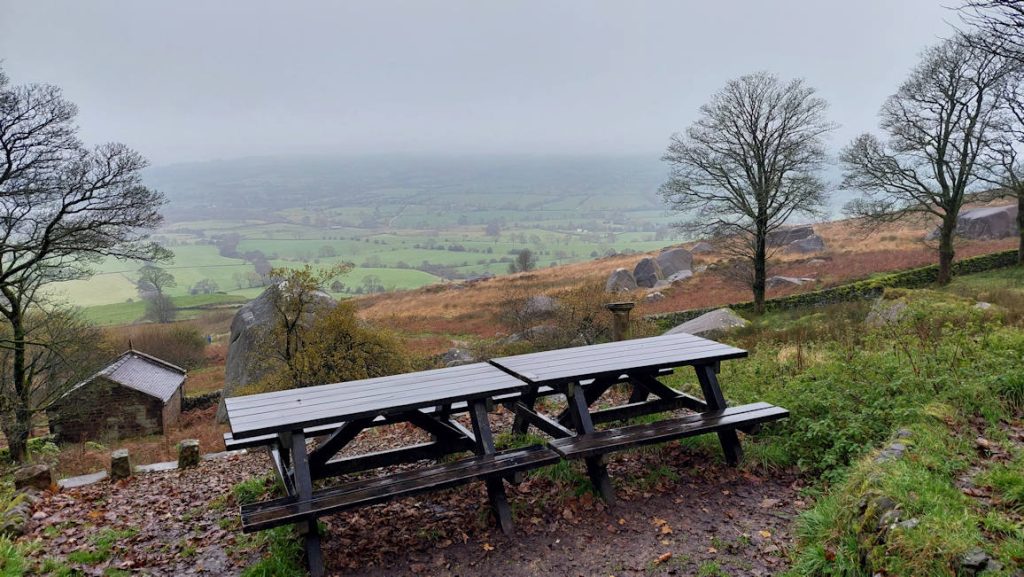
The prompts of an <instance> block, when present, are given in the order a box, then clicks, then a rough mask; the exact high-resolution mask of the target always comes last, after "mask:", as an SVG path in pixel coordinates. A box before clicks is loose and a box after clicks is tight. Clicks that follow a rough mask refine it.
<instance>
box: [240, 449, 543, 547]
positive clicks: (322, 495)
mask: <svg viewBox="0 0 1024 577" xmlns="http://www.w3.org/2000/svg"><path fill="white" fill-rule="evenodd" d="M558 460H559V457H558V455H557V454H556V453H555V452H554V451H551V450H550V449H546V448H544V447H540V446H534V447H527V448H525V449H516V450H514V451H508V452H505V453H499V454H497V455H484V456H478V457H472V458H469V459H465V460H463V461H459V462H457V463H451V464H448V465H439V466H437V467H432V468H430V469H426V470H423V469H420V470H416V471H411V472H409V473H399V474H396V475H391V476H388V477H384V478H377V479H370V480H366V481H355V482H352V483H346V484H344V485H341V486H338V487H335V488H332V489H326V490H323V491H318V492H317V493H314V495H313V497H312V499H311V500H310V501H308V502H305V503H300V502H298V501H297V500H296V499H294V498H282V499H275V500H272V501H267V502H264V503H256V504H253V505H246V506H243V507H242V509H241V512H242V530H243V531H245V532H247V533H250V532H253V531H260V530H263V529H269V528H271V527H276V526H278V525H286V524H289V523H294V522H296V521H300V520H302V519H303V518H305V515H308V514H309V513H305V512H304V511H313V512H315V514H316V515H317V516H322V515H328V514H330V513H335V512H338V511H343V510H345V509H351V508H354V507H361V506H365V505H372V504H374V503H380V502H383V501H387V500H390V499H395V498H400V497H407V496H410V495H415V494H418V493H423V492H427V491H434V490H439V489H446V488H449V487H454V486H457V485H461V484H464V483H468V482H470V481H473V480H475V479H478V478H482V477H486V476H488V475H501V474H508V473H512V472H515V471H522V470H526V469H531V468H536V467H542V466H544V465H549V464H552V463H555V462H557V461H558Z"/></svg>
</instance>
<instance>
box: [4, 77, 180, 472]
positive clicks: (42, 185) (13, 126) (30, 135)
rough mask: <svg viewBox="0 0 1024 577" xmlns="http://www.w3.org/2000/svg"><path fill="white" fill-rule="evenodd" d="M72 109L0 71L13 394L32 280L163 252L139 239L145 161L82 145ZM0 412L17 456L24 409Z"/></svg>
mask: <svg viewBox="0 0 1024 577" xmlns="http://www.w3.org/2000/svg"><path fill="white" fill-rule="evenodd" d="M75 114H76V109H75V106H74V105H73V104H71V103H69V102H67V101H65V100H64V98H63V96H62V95H61V92H60V89H58V88H56V87H53V86H47V85H36V84H33V85H26V86H12V85H10V83H9V81H8V79H7V77H6V76H5V75H3V73H2V72H0V316H2V317H3V319H4V321H6V324H7V327H8V328H9V329H10V330H9V332H8V334H7V336H6V337H4V338H3V341H2V343H0V344H2V345H3V346H5V347H7V348H8V349H9V350H10V354H11V358H10V370H9V374H10V379H11V383H10V386H11V387H12V388H13V390H14V391H15V393H16V394H15V395H14V396H13V398H15V399H23V398H25V395H26V394H27V392H26V391H28V390H30V389H31V387H32V384H33V376H32V371H31V370H30V367H29V362H30V360H29V359H28V357H27V355H28V351H27V349H28V345H29V338H28V335H27V331H28V325H27V324H26V323H27V319H28V317H29V315H30V313H31V312H32V311H34V310H35V309H36V306H37V303H38V299H37V295H39V292H38V289H39V287H41V286H43V285H45V284H46V283H48V282H53V281H62V280H70V279H78V278H84V277H87V276H88V275H89V274H90V269H89V266H90V265H91V264H93V263H95V262H96V261H97V260H98V259H101V258H104V257H108V256H113V257H120V258H130V259H143V260H151V261H156V260H162V259H164V258H166V257H167V256H168V255H169V253H168V252H167V251H166V250H165V249H162V248H160V247H159V246H157V245H156V244H154V243H152V242H148V241H147V232H148V231H149V230H152V229H153V228H155V227H156V226H157V225H158V224H159V223H160V222H161V217H160V214H159V212H158V209H159V207H160V205H161V204H162V203H163V197H162V196H161V195H160V194H159V193H157V192H155V191H152V190H149V189H147V188H146V187H144V186H143V185H142V181H141V177H140V171H141V170H142V168H143V167H145V166H146V162H145V160H144V159H143V158H142V157H141V156H140V155H139V154H138V153H136V152H135V151H133V150H131V149H129V148H128V147H126V146H124V145H123V144H116V143H114V144H105V145H102V146H98V147H95V148H93V149H87V148H85V147H84V146H82V144H81V143H80V142H79V141H78V139H77V137H76V128H75V126H74V118H75ZM3 419H4V422H5V424H7V425H8V426H5V432H6V433H7V434H8V439H7V440H8V444H9V445H10V448H11V455H12V457H14V458H15V459H17V460H19V461H20V460H23V459H24V458H25V448H26V442H27V439H28V434H29V430H28V423H29V422H30V419H31V408H30V407H29V406H26V405H24V404H15V406H13V407H10V408H9V410H8V411H6V412H5V414H4V415H3ZM12 423H13V426H11V424H12Z"/></svg>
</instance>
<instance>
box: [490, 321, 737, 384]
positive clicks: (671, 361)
mask: <svg viewBox="0 0 1024 577" xmlns="http://www.w3.org/2000/svg"><path fill="white" fill-rule="evenodd" d="M745 356H747V351H745V350H743V349H738V348H736V347H732V346H729V345H725V344H722V343H718V342H715V341H711V340H708V339H703V338H701V337H695V336H693V335H689V334H685V333H680V334H675V335H662V336H659V337H648V338H643V339H633V340H628V341H617V342H613V343H603V344H600V345H588V346H583V347H573V348H569V349H559V350H554V351H544V352H540V353H530V354H526V355H516V356H513V357H502V358H499V359H493V360H492V361H491V363H492V364H494V365H496V366H498V367H501V368H503V369H505V370H506V371H508V372H509V373H510V374H514V375H517V376H519V377H521V378H523V379H526V380H527V381H529V382H530V383H534V384H537V383H540V384H550V383H560V382H568V381H578V380H581V379H587V378H594V377H598V376H602V375H608V374H614V373H619V374H624V373H627V372H629V371H635V370H640V369H649V370H656V369H662V368H671V367H680V366H684V365H696V364H703V363H711V362H716V361H723V360H726V359H737V358H741V357H745Z"/></svg>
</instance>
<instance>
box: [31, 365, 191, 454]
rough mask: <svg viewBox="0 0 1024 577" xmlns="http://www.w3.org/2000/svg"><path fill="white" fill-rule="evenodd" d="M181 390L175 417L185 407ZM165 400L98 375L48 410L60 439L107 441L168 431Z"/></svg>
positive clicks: (53, 428) (169, 410)
mask: <svg viewBox="0 0 1024 577" xmlns="http://www.w3.org/2000/svg"><path fill="white" fill-rule="evenodd" d="M180 395H181V390H180V389H179V390H178V392H177V393H175V397H172V398H171V403H172V405H173V402H174V400H175V398H177V404H176V405H174V406H177V411H174V410H173V406H172V407H171V408H170V409H168V410H167V412H173V413H174V415H175V418H177V413H178V412H180V410H181V396H180ZM164 414H165V409H164V404H163V403H161V402H160V399H157V398H155V397H151V396H149V395H146V394H144V393H140V392H139V391H136V390H133V389H129V388H127V387H124V386H121V385H119V384H117V383H114V382H112V381H109V380H107V379H104V378H102V377H99V378H96V379H94V380H93V381H91V382H90V383H88V384H86V385H84V386H82V387H80V388H78V389H76V390H75V391H72V392H71V393H70V394H69V395H68V396H67V397H64V398H63V399H61V400H60V401H58V404H56V405H55V406H54V407H52V408H51V409H49V410H47V416H48V417H49V420H50V432H51V433H53V434H54V435H56V436H57V438H58V439H59V440H60V441H65V442H83V441H98V442H104V441H109V440H113V439H122V438H125V437H140V436H145V435H159V434H162V433H163V432H164V428H163V421H164Z"/></svg>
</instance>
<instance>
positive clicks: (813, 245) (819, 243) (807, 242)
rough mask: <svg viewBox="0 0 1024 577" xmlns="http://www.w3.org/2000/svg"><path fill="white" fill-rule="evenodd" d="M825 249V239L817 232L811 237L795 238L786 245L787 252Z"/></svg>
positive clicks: (803, 252)
mask: <svg viewBox="0 0 1024 577" xmlns="http://www.w3.org/2000/svg"><path fill="white" fill-rule="evenodd" d="M823 250H825V239H823V238H821V237H820V236H818V235H816V234H812V235H811V236H809V237H806V238H802V239H800V240H795V241H793V242H791V243H789V244H787V245H786V248H785V251H786V252H795V253H801V254H807V253H814V252H821V251H823Z"/></svg>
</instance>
